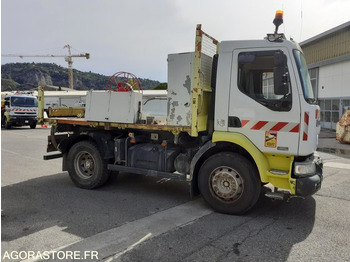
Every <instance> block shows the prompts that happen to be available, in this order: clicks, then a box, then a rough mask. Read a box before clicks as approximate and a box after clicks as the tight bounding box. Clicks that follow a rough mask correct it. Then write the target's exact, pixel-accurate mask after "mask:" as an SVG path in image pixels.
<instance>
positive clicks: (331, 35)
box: [300, 21, 350, 129]
mask: <svg viewBox="0 0 350 262" xmlns="http://www.w3.org/2000/svg"><path fill="white" fill-rule="evenodd" d="M300 46H301V47H302V49H303V51H304V54H305V57H306V61H307V63H308V66H309V72H310V76H311V82H312V86H313V88H314V92H315V94H316V97H317V99H318V101H319V105H320V107H321V127H323V128H330V129H335V127H336V123H337V121H338V120H339V118H340V117H341V116H342V114H343V112H344V110H345V109H346V108H347V107H349V109H350V21H349V22H347V23H345V24H342V25H340V26H337V27H335V28H333V29H331V30H328V31H326V32H324V33H322V34H319V35H317V36H315V37H312V38H310V39H308V40H306V41H304V42H302V43H300Z"/></svg>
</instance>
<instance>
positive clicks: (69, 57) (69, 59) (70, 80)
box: [1, 44, 90, 89]
mask: <svg viewBox="0 0 350 262" xmlns="http://www.w3.org/2000/svg"><path fill="white" fill-rule="evenodd" d="M63 48H67V49H68V55H20V54H5V55H1V56H3V57H20V58H23V57H64V59H65V61H66V62H68V86H69V88H71V89H73V59H72V58H73V57H85V58H86V59H89V58H90V54H89V53H81V54H72V52H71V46H70V45H68V44H67V45H65V46H64V47H63Z"/></svg>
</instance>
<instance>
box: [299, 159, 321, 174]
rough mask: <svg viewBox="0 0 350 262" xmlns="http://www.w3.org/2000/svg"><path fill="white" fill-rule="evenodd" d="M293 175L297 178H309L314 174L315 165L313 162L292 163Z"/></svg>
mask: <svg viewBox="0 0 350 262" xmlns="http://www.w3.org/2000/svg"><path fill="white" fill-rule="evenodd" d="M294 173H295V175H297V176H310V175H314V174H316V165H315V163H314V162H310V161H307V162H305V163H301V162H296V163H294Z"/></svg>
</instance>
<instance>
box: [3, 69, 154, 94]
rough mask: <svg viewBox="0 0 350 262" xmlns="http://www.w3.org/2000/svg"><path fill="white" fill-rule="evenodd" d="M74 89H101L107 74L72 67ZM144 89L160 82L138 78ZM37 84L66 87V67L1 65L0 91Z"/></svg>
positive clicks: (26, 88)
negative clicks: (82, 70)
mask: <svg viewBox="0 0 350 262" xmlns="http://www.w3.org/2000/svg"><path fill="white" fill-rule="evenodd" d="M73 78H74V79H73V86H74V89H76V90H89V89H95V90H101V89H104V88H105V85H106V83H107V81H108V78H109V76H105V75H101V74H97V73H92V72H81V71H79V70H75V69H73ZM140 81H141V84H142V88H143V89H144V90H147V89H153V88H154V87H156V86H158V85H159V84H160V82H158V81H154V80H149V79H142V78H140ZM39 85H54V86H61V87H68V69H67V68H64V67H62V66H59V65H56V64H54V63H9V64H4V65H1V91H11V90H29V89H33V88H34V89H35V88H37V86H39Z"/></svg>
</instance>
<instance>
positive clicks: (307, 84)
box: [294, 50, 316, 104]
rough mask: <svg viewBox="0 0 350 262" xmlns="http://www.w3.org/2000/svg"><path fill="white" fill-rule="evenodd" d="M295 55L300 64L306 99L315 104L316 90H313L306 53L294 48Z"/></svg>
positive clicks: (300, 75) (299, 69)
mask: <svg viewBox="0 0 350 262" xmlns="http://www.w3.org/2000/svg"><path fill="white" fill-rule="evenodd" d="M294 56H295V60H296V62H297V66H298V72H299V77H300V82H301V85H302V88H303V93H304V97H305V100H306V102H308V103H309V104H314V103H316V100H315V96H314V92H313V90H312V85H311V81H310V76H309V71H308V68H307V65H306V61H305V58H304V55H303V53H302V52H300V51H299V50H294Z"/></svg>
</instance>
